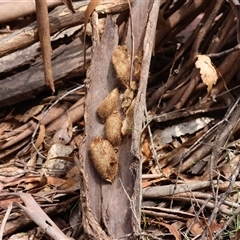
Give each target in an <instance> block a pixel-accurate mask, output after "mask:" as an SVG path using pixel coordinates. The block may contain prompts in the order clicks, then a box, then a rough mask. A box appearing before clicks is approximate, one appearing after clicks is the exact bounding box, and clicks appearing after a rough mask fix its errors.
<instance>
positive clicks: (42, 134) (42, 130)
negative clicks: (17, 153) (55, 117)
mask: <svg viewBox="0 0 240 240" xmlns="http://www.w3.org/2000/svg"><path fill="white" fill-rule="evenodd" d="M45 132H46V129H45V126H44V125H43V124H40V126H39V133H38V137H37V140H36V142H35V147H36V148H39V147H40V145H41V144H42V143H43V140H44V137H45ZM34 151H35V148H34V147H32V148H31V152H34Z"/></svg>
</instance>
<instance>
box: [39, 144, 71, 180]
mask: <svg viewBox="0 0 240 240" xmlns="http://www.w3.org/2000/svg"><path fill="white" fill-rule="evenodd" d="M73 149H74V148H73V147H72V146H65V145H63V144H59V143H56V144H53V145H52V146H51V148H50V149H49V151H48V154H47V160H46V162H45V163H44V164H43V168H44V169H46V170H47V173H48V174H50V175H52V176H59V175H64V174H66V173H67V172H68V170H69V169H70V168H72V166H73V163H72V162H71V161H69V159H68V160H64V159H63V158H64V157H69V155H70V154H71V153H72V151H73Z"/></svg>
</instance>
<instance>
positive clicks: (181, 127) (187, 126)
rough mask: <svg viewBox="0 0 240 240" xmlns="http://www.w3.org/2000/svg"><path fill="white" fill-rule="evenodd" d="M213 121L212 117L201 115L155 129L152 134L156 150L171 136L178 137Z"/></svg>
mask: <svg viewBox="0 0 240 240" xmlns="http://www.w3.org/2000/svg"><path fill="white" fill-rule="evenodd" d="M211 121H213V118H208V117H201V118H197V119H194V120H191V121H188V122H183V123H179V124H177V125H173V126H170V127H167V128H165V129H164V130H160V129H157V130H156V131H155V132H154V134H153V143H154V146H155V148H156V149H157V150H159V149H161V148H163V147H164V146H165V145H166V143H170V142H172V140H173V137H180V136H184V135H186V134H193V133H195V132H197V131H198V130H200V129H202V128H204V127H205V126H206V125H207V124H209V123H210V122H211Z"/></svg>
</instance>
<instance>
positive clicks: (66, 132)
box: [52, 115, 73, 144]
mask: <svg viewBox="0 0 240 240" xmlns="http://www.w3.org/2000/svg"><path fill="white" fill-rule="evenodd" d="M72 136H73V131H72V122H71V119H70V117H69V116H68V115H67V119H66V121H64V123H63V124H62V126H61V127H60V128H59V129H58V130H57V132H56V133H55V134H54V136H53V138H52V143H60V144H68V143H69V142H70V141H71V139H72Z"/></svg>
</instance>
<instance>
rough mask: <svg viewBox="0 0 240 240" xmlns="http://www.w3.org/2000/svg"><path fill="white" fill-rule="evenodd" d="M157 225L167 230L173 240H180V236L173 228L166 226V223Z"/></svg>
mask: <svg viewBox="0 0 240 240" xmlns="http://www.w3.org/2000/svg"><path fill="white" fill-rule="evenodd" d="M159 225H162V226H164V227H165V228H167V229H168V230H169V232H170V233H171V234H172V235H173V236H174V237H175V240H181V235H180V233H179V231H178V230H177V229H176V228H175V227H174V226H172V225H170V224H167V223H163V222H159Z"/></svg>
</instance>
